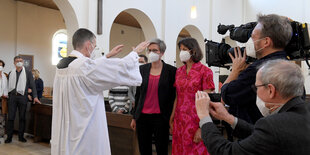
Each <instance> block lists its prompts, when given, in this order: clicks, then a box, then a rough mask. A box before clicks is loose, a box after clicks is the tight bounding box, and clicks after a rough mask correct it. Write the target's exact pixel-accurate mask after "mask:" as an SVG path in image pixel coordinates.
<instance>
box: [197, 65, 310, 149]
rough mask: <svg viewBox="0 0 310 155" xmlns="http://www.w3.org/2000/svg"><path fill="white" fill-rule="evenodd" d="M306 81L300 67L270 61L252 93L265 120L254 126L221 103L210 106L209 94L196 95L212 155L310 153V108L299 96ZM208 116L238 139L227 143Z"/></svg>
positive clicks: (204, 133)
mask: <svg viewBox="0 0 310 155" xmlns="http://www.w3.org/2000/svg"><path fill="white" fill-rule="evenodd" d="M303 85H304V77H303V74H302V71H301V69H300V67H299V66H297V65H296V64H294V63H291V62H289V61H286V60H271V61H269V62H267V63H266V64H264V65H263V66H262V67H261V68H260V69H259V70H258V72H257V75H256V82H255V84H254V85H253V89H254V90H256V91H257V95H258V97H259V98H260V99H261V100H262V101H263V102H258V103H257V106H258V108H259V111H260V112H261V113H262V114H263V115H264V116H265V117H264V118H261V119H259V120H258V121H257V122H256V123H255V125H252V124H250V123H247V122H245V121H243V120H241V119H239V118H236V117H234V116H233V115H231V114H229V113H228V112H227V110H226V109H225V108H224V106H223V104H222V103H219V102H218V103H215V102H210V99H209V96H208V95H207V94H204V93H201V92H198V93H197V94H196V109H197V114H198V117H199V118H200V127H201V134H202V137H203V140H204V143H205V145H206V147H207V149H208V151H209V153H210V154H212V155H217V154H219V155H229V154H237V155H242V154H247V155H248V154H264V155H268V154H270V155H274V154H298V155H306V154H309V152H310V147H309V146H310V137H309V136H308V134H309V132H310V107H309V104H306V103H305V101H304V100H302V99H301V97H300V96H302V95H303V92H304V88H303ZM209 112H210V114H211V115H212V116H214V117H215V118H217V119H220V120H224V121H226V122H228V123H229V124H230V125H231V126H232V128H233V129H234V134H235V136H236V137H238V138H241V139H243V140H240V141H235V142H230V141H228V140H226V139H225V138H224V137H223V136H222V135H221V133H220V132H219V130H218V129H217V128H216V126H215V125H214V124H213V123H212V120H211V118H210V115H209Z"/></svg>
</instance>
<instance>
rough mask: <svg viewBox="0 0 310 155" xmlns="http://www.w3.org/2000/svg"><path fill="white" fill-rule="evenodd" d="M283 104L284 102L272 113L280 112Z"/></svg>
mask: <svg viewBox="0 0 310 155" xmlns="http://www.w3.org/2000/svg"><path fill="white" fill-rule="evenodd" d="M283 106H284V104H283V105H281V106H280V107H279V108H277V109H276V110H275V111H273V112H271V113H270V114H271V115H273V114H276V113H279V111H280V110H281V108H282V107H283Z"/></svg>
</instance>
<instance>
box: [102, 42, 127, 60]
mask: <svg viewBox="0 0 310 155" xmlns="http://www.w3.org/2000/svg"><path fill="white" fill-rule="evenodd" d="M123 47H124V45H117V46H115V47H114V48H113V49H112V50H111V51H110V52H109V53H108V54H107V55H106V57H107V58H110V57H113V56H115V55H117V54H118V53H120V52H121V51H122V50H123Z"/></svg>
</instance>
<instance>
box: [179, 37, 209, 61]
mask: <svg viewBox="0 0 310 155" xmlns="http://www.w3.org/2000/svg"><path fill="white" fill-rule="evenodd" d="M181 45H183V46H185V47H187V48H188V49H189V50H190V51H191V55H192V57H191V59H192V60H193V61H194V62H199V61H200V60H201V59H202V57H203V55H202V51H201V49H200V47H199V44H198V42H197V40H196V39H194V38H191V37H187V38H183V39H181V40H180V41H179V43H178V46H179V48H180V47H181Z"/></svg>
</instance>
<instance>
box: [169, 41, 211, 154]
mask: <svg viewBox="0 0 310 155" xmlns="http://www.w3.org/2000/svg"><path fill="white" fill-rule="evenodd" d="M178 46H179V49H180V50H181V52H180V59H181V61H182V62H183V63H184V64H185V65H183V66H181V67H180V68H178V70H177V72H176V76H175V84H174V85H175V87H176V91H177V98H176V101H175V103H174V107H173V111H172V114H171V117H170V132H171V131H172V154H173V155H174V154H175V155H182V154H183V155H206V154H209V153H208V151H207V149H206V147H205V145H204V144H203V141H202V139H201V130H200V128H199V118H198V116H197V113H196V108H195V93H196V92H197V91H206V92H212V91H213V90H214V83H213V73H212V70H211V69H209V68H208V67H206V66H205V65H203V64H201V63H200V60H201V59H202V57H203V55H202V52H201V49H200V47H199V45H198V42H197V40H195V39H194V38H184V39H182V40H180V42H179V43H178Z"/></svg>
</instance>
